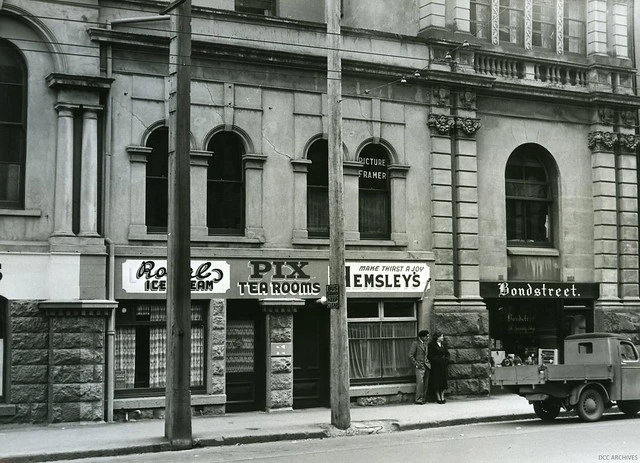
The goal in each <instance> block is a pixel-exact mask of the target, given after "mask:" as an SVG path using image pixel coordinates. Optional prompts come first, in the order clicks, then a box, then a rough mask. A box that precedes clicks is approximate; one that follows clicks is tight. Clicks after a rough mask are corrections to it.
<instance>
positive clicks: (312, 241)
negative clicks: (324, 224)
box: [291, 238, 407, 248]
mask: <svg viewBox="0 0 640 463" xmlns="http://www.w3.org/2000/svg"><path fill="white" fill-rule="evenodd" d="M291 243H292V244H295V245H297V246H329V238H294V239H293V240H291ZM345 246H347V247H355V246H359V247H365V246H366V247H398V248H404V247H406V246H407V243H405V242H404V241H394V240H346V241H345Z"/></svg>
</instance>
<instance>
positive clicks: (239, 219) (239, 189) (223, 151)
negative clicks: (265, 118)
mask: <svg viewBox="0 0 640 463" xmlns="http://www.w3.org/2000/svg"><path fill="white" fill-rule="evenodd" d="M207 150H208V151H212V152H213V157H212V159H211V161H209V168H208V169H207V227H209V233H211V234H214V235H243V234H244V219H245V207H244V197H245V192H244V170H243V163H242V157H243V156H244V154H245V152H244V151H245V150H244V144H243V142H242V139H241V138H240V137H239V136H238V135H236V134H235V133H233V132H219V133H217V134H215V135H214V136H213V137H212V138H211V141H209V145H208V147H207Z"/></svg>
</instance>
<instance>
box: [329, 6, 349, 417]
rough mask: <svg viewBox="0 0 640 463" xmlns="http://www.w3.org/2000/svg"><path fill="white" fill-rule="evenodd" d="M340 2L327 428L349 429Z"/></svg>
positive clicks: (335, 14) (332, 141)
mask: <svg viewBox="0 0 640 463" xmlns="http://www.w3.org/2000/svg"><path fill="white" fill-rule="evenodd" d="M340 10H341V8H340V0H326V17H327V107H328V113H329V114H328V121H329V153H328V154H329V159H328V161H329V254H330V256H329V283H330V284H331V285H334V287H335V285H337V286H338V288H337V289H338V304H337V307H334V306H333V305H332V307H331V308H330V309H329V310H330V313H331V316H330V318H331V339H330V341H331V342H330V344H331V347H330V351H331V355H330V361H331V368H330V371H331V380H330V387H331V390H330V401H331V424H332V425H334V426H335V427H337V428H338V429H347V428H348V427H349V426H350V425H351V411H350V410H349V403H350V401H349V350H348V349H349V345H348V335H347V298H346V292H345V280H344V274H345V272H344V196H343V167H342V108H341V101H342V63H341V61H340V47H341V36H340V16H341V11H340Z"/></svg>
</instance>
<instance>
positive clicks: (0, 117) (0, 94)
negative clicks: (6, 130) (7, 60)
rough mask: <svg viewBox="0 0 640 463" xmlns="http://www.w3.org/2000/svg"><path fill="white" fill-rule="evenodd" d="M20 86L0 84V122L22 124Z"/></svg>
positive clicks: (21, 93)
mask: <svg viewBox="0 0 640 463" xmlns="http://www.w3.org/2000/svg"><path fill="white" fill-rule="evenodd" d="M22 95H23V87H22V85H15V84H3V83H0V122H16V123H21V122H22V111H23V107H22V104H23V101H22Z"/></svg>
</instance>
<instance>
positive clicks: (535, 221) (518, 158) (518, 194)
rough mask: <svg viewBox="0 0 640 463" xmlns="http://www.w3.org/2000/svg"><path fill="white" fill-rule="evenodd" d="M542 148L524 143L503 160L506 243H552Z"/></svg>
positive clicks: (550, 205)
mask: <svg viewBox="0 0 640 463" xmlns="http://www.w3.org/2000/svg"><path fill="white" fill-rule="evenodd" d="M543 152H544V150H543V148H541V147H538V146H536V145H531V144H526V145H522V146H520V147H519V148H517V149H516V150H515V151H514V152H513V153H512V154H511V157H510V158H509V161H508V162H507V168H506V174H505V193H506V201H507V242H508V244H516V245H518V244H519V245H537V246H550V245H552V229H553V228H552V212H553V192H552V188H551V182H550V177H549V174H548V172H547V169H546V168H545V166H544V164H543V162H542V160H541V157H542V154H543Z"/></svg>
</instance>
